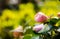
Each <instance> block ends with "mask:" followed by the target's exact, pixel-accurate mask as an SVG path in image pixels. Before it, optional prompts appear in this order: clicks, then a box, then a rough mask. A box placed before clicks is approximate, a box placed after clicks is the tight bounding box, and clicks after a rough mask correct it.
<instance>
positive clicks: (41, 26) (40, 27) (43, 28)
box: [33, 24, 52, 33]
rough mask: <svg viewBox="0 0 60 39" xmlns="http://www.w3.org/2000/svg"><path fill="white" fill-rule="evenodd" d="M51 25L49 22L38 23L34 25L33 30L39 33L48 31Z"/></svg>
mask: <svg viewBox="0 0 60 39" xmlns="http://www.w3.org/2000/svg"><path fill="white" fill-rule="evenodd" d="M51 27H52V26H51V25H48V24H38V25H35V26H34V27H33V31H35V32H37V33H43V32H47V31H49V30H50V29H51Z"/></svg>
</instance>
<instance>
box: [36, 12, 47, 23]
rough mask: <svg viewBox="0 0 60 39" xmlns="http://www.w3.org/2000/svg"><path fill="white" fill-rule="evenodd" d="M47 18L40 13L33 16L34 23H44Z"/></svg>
mask: <svg viewBox="0 0 60 39" xmlns="http://www.w3.org/2000/svg"><path fill="white" fill-rule="evenodd" d="M47 18H48V17H47V16H46V15H45V14H43V13H42V12H38V13H37V14H36V15H35V21H36V22H45V21H47Z"/></svg>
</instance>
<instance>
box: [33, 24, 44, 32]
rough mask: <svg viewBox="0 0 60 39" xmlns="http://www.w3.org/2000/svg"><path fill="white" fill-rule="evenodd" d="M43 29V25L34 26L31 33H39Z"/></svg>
mask: <svg viewBox="0 0 60 39" xmlns="http://www.w3.org/2000/svg"><path fill="white" fill-rule="evenodd" d="M43 28H44V25H43V24H39V25H35V26H34V27H33V31H35V32H39V31H40V30H42V29H43Z"/></svg>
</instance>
